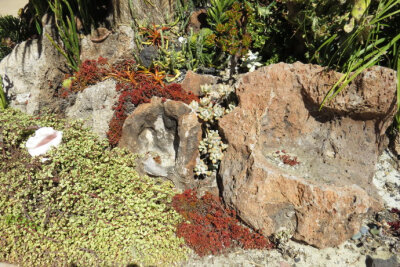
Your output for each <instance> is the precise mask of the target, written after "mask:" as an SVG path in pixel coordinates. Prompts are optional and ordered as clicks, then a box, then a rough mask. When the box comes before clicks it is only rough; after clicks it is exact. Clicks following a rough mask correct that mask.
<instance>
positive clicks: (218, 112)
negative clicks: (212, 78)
mask: <svg viewBox="0 0 400 267" xmlns="http://www.w3.org/2000/svg"><path fill="white" fill-rule="evenodd" d="M201 92H202V93H203V95H204V97H203V98H201V99H200V103H198V102H196V101H193V102H192V103H190V106H191V107H192V109H194V110H195V111H196V113H197V114H198V116H199V118H200V119H202V120H203V121H205V122H210V123H214V122H215V121H217V120H219V119H220V118H221V117H222V116H224V115H225V114H227V113H229V112H230V111H231V110H232V109H233V108H234V107H235V105H234V104H233V103H229V104H228V108H225V107H223V105H222V102H223V101H224V100H226V99H227V97H228V96H229V94H230V93H232V92H233V88H232V87H231V86H229V85H226V84H218V85H209V84H206V85H202V86H201Z"/></svg>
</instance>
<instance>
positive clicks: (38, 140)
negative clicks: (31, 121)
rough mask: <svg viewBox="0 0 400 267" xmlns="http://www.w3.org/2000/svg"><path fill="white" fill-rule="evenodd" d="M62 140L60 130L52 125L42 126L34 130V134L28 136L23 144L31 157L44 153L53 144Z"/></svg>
mask: <svg viewBox="0 0 400 267" xmlns="http://www.w3.org/2000/svg"><path fill="white" fill-rule="evenodd" d="M61 140H62V132H60V131H56V130H54V129H53V128H52V127H42V128H40V129H38V130H36V132H35V135H34V136H31V137H29V139H28V141H27V142H26V144H25V147H26V148H27V149H28V152H29V154H30V155H31V156H32V157H35V156H39V155H43V154H46V153H47V151H49V150H50V149H51V148H52V147H53V146H54V147H57V146H58V145H59V144H60V143H61Z"/></svg>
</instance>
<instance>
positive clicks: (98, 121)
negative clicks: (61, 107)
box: [65, 79, 119, 138]
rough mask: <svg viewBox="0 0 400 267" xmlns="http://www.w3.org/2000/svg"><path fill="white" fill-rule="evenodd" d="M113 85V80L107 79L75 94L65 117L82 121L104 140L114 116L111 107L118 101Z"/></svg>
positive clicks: (114, 83)
mask: <svg viewBox="0 0 400 267" xmlns="http://www.w3.org/2000/svg"><path fill="white" fill-rule="evenodd" d="M115 85H116V82H115V81H114V80H113V79H107V80H105V81H102V82H99V83H97V84H95V85H92V86H89V87H87V88H85V90H83V91H82V92H79V93H78V94H77V96H76V100H75V103H74V105H72V106H70V107H68V108H67V110H66V112H65V115H66V116H67V118H71V119H82V120H83V121H84V124H85V126H87V127H89V128H91V129H92V131H93V132H94V133H96V134H98V135H99V136H100V137H101V138H106V133H107V131H108V124H109V123H110V121H111V119H112V117H113V114H114V110H113V106H114V104H115V103H116V102H117V101H118V95H119V94H118V92H117V91H116V90H115Z"/></svg>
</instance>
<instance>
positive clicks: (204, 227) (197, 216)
mask: <svg viewBox="0 0 400 267" xmlns="http://www.w3.org/2000/svg"><path fill="white" fill-rule="evenodd" d="M172 205H173V207H174V208H175V210H176V211H177V212H179V213H180V214H181V215H182V216H183V217H184V218H185V219H186V222H183V223H181V224H179V225H178V229H177V235H178V236H179V237H183V238H184V239H185V241H186V243H187V245H188V246H189V247H191V248H192V249H193V250H194V251H195V252H196V253H197V254H198V255H200V256H204V255H208V254H219V253H221V252H222V251H223V250H224V249H227V248H231V247H234V246H239V247H242V248H244V249H264V248H272V247H273V244H272V243H271V242H269V240H268V239H266V238H265V237H264V236H262V235H261V234H259V233H257V232H252V231H250V229H249V228H246V227H244V226H242V225H240V224H239V221H238V220H237V219H236V213H235V211H234V210H230V209H227V208H225V207H224V206H223V204H222V203H221V201H220V199H219V198H218V197H216V196H214V195H212V194H210V193H208V192H207V193H206V194H205V195H204V196H203V197H201V198H200V199H199V198H197V196H196V192H195V191H193V190H191V189H189V190H186V191H185V192H183V193H182V194H177V195H175V196H174V198H173V200H172Z"/></svg>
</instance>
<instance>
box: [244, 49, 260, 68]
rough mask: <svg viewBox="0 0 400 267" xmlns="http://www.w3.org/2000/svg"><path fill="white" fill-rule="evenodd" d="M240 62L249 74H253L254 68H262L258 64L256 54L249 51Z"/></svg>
mask: <svg viewBox="0 0 400 267" xmlns="http://www.w3.org/2000/svg"><path fill="white" fill-rule="evenodd" d="M242 60H243V64H242V65H244V66H246V67H247V69H248V70H249V72H253V71H255V69H256V67H260V66H262V64H261V63H260V62H259V61H260V58H259V57H258V52H255V53H253V52H251V50H249V52H247V54H246V56H245V57H243V58H242Z"/></svg>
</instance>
